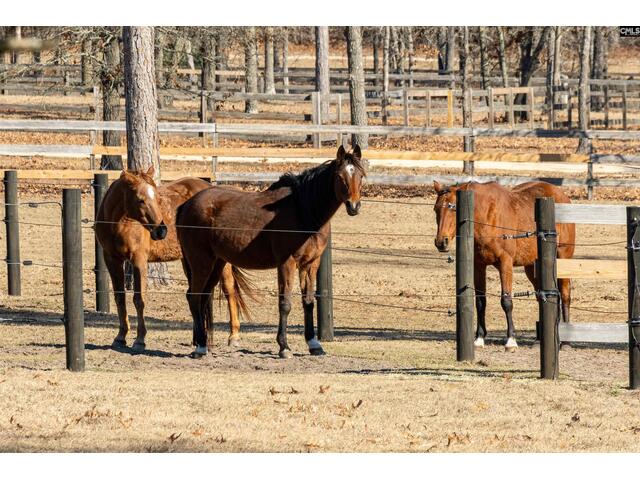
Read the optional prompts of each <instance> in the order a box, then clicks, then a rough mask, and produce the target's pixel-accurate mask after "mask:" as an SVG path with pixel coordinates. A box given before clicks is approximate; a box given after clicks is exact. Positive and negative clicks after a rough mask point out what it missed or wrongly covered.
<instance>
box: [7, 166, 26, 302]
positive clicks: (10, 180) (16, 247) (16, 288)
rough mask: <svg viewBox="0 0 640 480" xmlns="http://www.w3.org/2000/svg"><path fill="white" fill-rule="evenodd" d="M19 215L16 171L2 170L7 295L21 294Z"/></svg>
mask: <svg viewBox="0 0 640 480" xmlns="http://www.w3.org/2000/svg"><path fill="white" fill-rule="evenodd" d="M19 222H20V216H19V208H18V172H17V171H15V170H5V172H4V223H5V227H6V231H7V260H6V261H7V280H8V285H7V287H8V290H7V291H8V293H9V295H20V294H21V290H22V289H21V283H20V223H19Z"/></svg>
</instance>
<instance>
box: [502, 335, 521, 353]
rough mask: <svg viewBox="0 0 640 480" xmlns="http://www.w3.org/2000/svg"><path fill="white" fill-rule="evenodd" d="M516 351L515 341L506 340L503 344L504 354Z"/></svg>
mask: <svg viewBox="0 0 640 480" xmlns="http://www.w3.org/2000/svg"><path fill="white" fill-rule="evenodd" d="M517 349H518V342H516V339H515V338H513V337H511V338H508V339H507V343H505V344H504V351H505V352H515V351H516V350H517Z"/></svg>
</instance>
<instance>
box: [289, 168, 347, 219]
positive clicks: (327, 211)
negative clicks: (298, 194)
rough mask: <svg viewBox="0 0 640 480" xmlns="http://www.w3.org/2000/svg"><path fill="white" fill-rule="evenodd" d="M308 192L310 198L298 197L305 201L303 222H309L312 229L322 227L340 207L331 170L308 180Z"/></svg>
mask: <svg viewBox="0 0 640 480" xmlns="http://www.w3.org/2000/svg"><path fill="white" fill-rule="evenodd" d="M310 183H311V184H312V185H311V186H310V187H311V188H310V192H309V194H310V195H311V196H312V197H313V198H311V199H308V198H307V199H298V201H303V202H305V205H302V207H303V214H304V215H305V216H306V217H309V218H305V222H306V223H308V224H310V226H311V227H312V229H313V230H319V229H320V228H322V227H324V226H325V225H326V224H327V223H329V221H330V220H331V218H332V217H333V216H334V215H335V213H336V212H337V211H338V208H340V202H339V201H338V200H337V198H336V193H335V187H334V182H333V172H332V170H327V171H326V172H324V173H323V175H319V176H318V177H316V178H314V179H313V181H311V182H310Z"/></svg>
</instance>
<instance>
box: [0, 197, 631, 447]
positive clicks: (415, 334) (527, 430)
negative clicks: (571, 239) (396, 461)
mask: <svg viewBox="0 0 640 480" xmlns="http://www.w3.org/2000/svg"><path fill="white" fill-rule="evenodd" d="M390 192H391V191H387V194H388V196H387V197H384V198H383V197H381V196H369V197H367V198H369V199H377V200H382V199H386V200H390V201H404V202H413V203H417V205H406V204H388V203H373V202H368V203H365V204H364V205H363V207H362V210H361V214H360V215H359V216H357V217H348V216H347V215H346V214H345V212H344V211H342V210H341V211H340V212H339V213H338V215H337V217H336V218H335V220H334V222H333V230H334V234H333V242H334V247H335V250H334V252H333V256H334V267H333V268H334V277H333V283H334V295H335V296H336V299H335V300H334V311H335V323H336V339H335V341H334V342H332V343H325V344H324V347H325V350H326V351H327V355H326V356H325V357H321V358H316V357H313V358H312V357H310V356H309V355H308V354H307V351H306V346H305V344H304V341H303V338H302V315H301V314H302V308H301V306H300V305H299V304H298V302H296V303H295V304H294V308H293V311H292V315H291V321H290V329H289V332H290V335H289V340H290V343H291V347H292V349H293V351H294V353H295V356H294V358H293V359H290V360H280V359H279V358H278V357H277V344H276V342H275V334H276V329H277V304H276V301H275V299H274V298H273V297H271V296H270V295H268V294H266V293H265V294H264V295H261V296H260V301H259V302H258V303H256V302H252V304H251V306H252V311H253V317H252V319H250V320H244V321H243V324H242V345H241V347H240V348H239V349H230V348H229V347H227V346H226V337H227V332H228V326H227V325H226V324H225V319H226V309H225V307H224V306H223V307H222V308H218V309H216V320H217V323H216V328H217V334H216V352H215V353H214V354H211V355H208V356H207V357H206V358H204V359H201V360H193V359H191V358H189V357H188V356H187V355H188V354H189V353H190V352H191V346H190V340H191V323H190V316H189V313H188V309H187V306H186V301H185V299H184V291H185V285H184V283H183V281H182V278H183V277H182V273H181V268H180V265H179V264H178V263H176V264H171V265H170V270H171V274H172V276H173V277H175V279H176V280H175V282H174V284H172V285H171V286H169V287H161V288H160V289H154V290H153V291H152V292H151V293H150V295H149V298H148V301H147V313H148V318H149V323H148V327H149V334H148V336H147V351H145V352H144V353H137V352H134V351H133V350H131V349H124V350H114V349H112V348H111V341H112V340H113V337H114V336H115V334H116V324H117V319H116V317H115V315H113V314H110V315H101V314H97V313H95V312H94V295H93V293H91V292H89V293H85V306H86V331H85V339H86V363H87V370H86V372H84V373H70V372H67V371H65V369H64V363H65V353H64V328H63V325H62V323H61V313H62V308H63V307H62V296H61V293H62V273H61V269H60V268H59V265H60V262H61V253H60V252H61V232H60V228H59V227H58V226H39V225H31V224H30V223H40V224H50V225H57V224H59V222H60V210H59V207H58V206H57V205H43V206H41V207H39V208H37V209H32V208H28V207H22V208H21V212H20V214H21V220H22V221H23V222H25V223H23V224H22V225H21V248H22V258H23V259H29V260H32V261H33V262H34V264H36V265H33V266H29V267H23V296H22V297H8V296H7V295H6V286H5V285H6V269H5V268H4V267H3V268H2V269H0V290H1V292H2V293H0V451H234V452H237V451H254V452H262V451H294V452H297V451H302V452H306V451H311V452H317V451H359V452H360V451H385V452H386V451H419V452H456V451H482V452H484V451H493V452H504V451H522V452H537V451H546V452H556V451H561V452H577V451H637V450H638V449H639V448H638V445H639V444H640V443H639V442H638V439H639V438H640V437H639V435H640V413H638V412H640V409H639V408H638V407H639V406H640V394H639V393H638V392H633V391H629V390H628V389H627V388H626V385H627V360H628V357H627V353H626V347H623V346H620V347H602V346H601V347H600V348H592V347H589V348H586V347H585V346H582V345H574V346H573V348H568V349H563V351H562V352H561V356H560V371H561V378H560V380H559V381H556V382H550V381H542V380H539V379H538V371H539V347H538V345H537V344H536V343H535V342H534V324H535V320H536V318H537V305H536V303H535V301H532V300H530V299H523V300H518V301H516V303H515V323H516V329H517V332H518V338H519V343H520V348H519V349H518V351H517V352H515V353H506V352H504V349H503V347H502V343H503V340H504V339H503V337H504V331H505V322H504V320H503V315H502V311H501V309H500V306H499V302H497V301H496V300H497V299H495V298H490V299H489V307H488V326H489V341H488V344H487V346H486V347H485V348H484V349H483V350H479V351H477V353H476V360H475V362H474V363H462V364H459V363H456V362H455V342H454V338H455V317H452V316H449V315H447V313H446V312H447V310H449V309H451V310H453V309H454V307H455V298H454V297H453V296H452V292H453V291H454V284H455V275H454V268H453V264H450V263H447V261H446V256H443V255H441V254H439V253H437V251H436V249H435V247H434V246H433V235H434V233H435V221H434V214H433V211H432V207H431V206H429V205H423V204H422V203H432V202H433V200H434V197H433V195H430V194H427V193H425V194H423V195H420V196H414V197H411V198H402V199H401V198H397V197H396V198H391V193H390ZM21 197H22V200H45V199H47V200H58V199H59V198H60V195H59V194H58V193H56V194H47V195H44V194H41V193H35V192H32V191H26V190H21ZM628 197H631V195H628ZM83 198H84V213H83V216H84V217H86V218H92V212H93V204H92V199H91V197H90V196H88V195H86V196H85V197H83ZM618 198H623V197H622V196H620V195H618ZM609 201H612V200H609ZM87 227H88V225H87ZM624 238H625V232H624V227H602V226H579V227H578V242H579V243H584V244H588V245H591V244H597V243H602V242H605V241H606V242H615V241H620V240H624ZM0 245H1V246H0V255H2V256H3V257H4V255H5V251H4V248H5V241H4V230H2V232H0ZM83 248H84V252H85V256H84V259H85V260H84V261H85V263H84V268H85V269H86V271H85V276H84V284H85V288H87V289H93V288H94V284H93V274H92V272H91V271H90V269H91V268H92V267H93V231H92V230H91V229H90V228H86V229H85V230H84V236H83ZM341 248H347V249H351V250H355V251H351V250H340V249H341ZM358 250H362V251H363V252H364V251H366V252H367V253H361V252H358ZM389 253H392V254H396V255H399V256H394V257H391V256H388V255H386V254H389ZM577 255H578V256H585V255H593V256H603V257H606V258H624V257H625V255H626V253H625V250H624V246H623V245H616V246H608V247H606V246H580V247H578V248H577ZM416 257H417V258H416ZM253 279H254V281H255V283H256V284H257V286H258V288H259V289H261V290H262V291H265V292H273V291H274V289H275V286H276V277H275V272H273V271H266V272H255V273H254V274H253ZM523 290H530V286H529V285H528V284H527V282H526V278H525V276H524V272H522V271H518V272H517V274H516V276H515V286H514V291H523ZM489 291H490V292H491V293H498V292H499V284H498V281H497V275H495V272H491V275H490V279H489ZM128 304H129V310H130V311H133V305H132V304H131V300H130V299H129V301H128ZM573 305H574V306H575V307H576V309H574V312H573V321H575V322H585V321H599V322H622V321H624V320H625V316H626V315H625V314H624V313H601V314H596V313H591V312H588V311H584V310H578V309H596V310H601V311H605V312H624V311H625V309H626V285H625V284H623V282H618V281H586V280H584V281H576V282H575V283H574V303H573ZM113 309H114V306H113V302H112V310H113ZM132 323H133V328H134V329H135V320H133V322H132ZM132 341H133V337H131V338H130V342H129V344H131V343H132Z"/></svg>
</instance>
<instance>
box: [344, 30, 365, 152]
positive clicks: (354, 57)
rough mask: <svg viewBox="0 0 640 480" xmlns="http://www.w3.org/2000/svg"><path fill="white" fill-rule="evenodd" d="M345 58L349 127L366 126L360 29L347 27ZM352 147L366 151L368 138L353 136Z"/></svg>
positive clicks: (363, 135) (359, 135) (358, 135)
mask: <svg viewBox="0 0 640 480" xmlns="http://www.w3.org/2000/svg"><path fill="white" fill-rule="evenodd" d="M346 33H347V57H348V61H349V100H350V102H349V103H350V104H351V125H367V106H366V99H365V94H364V65H363V61H362V29H361V27H347V32H346ZM351 144H352V145H353V146H355V145H359V146H360V148H362V149H366V148H368V146H369V136H368V135H366V134H354V135H353V136H352V137H351Z"/></svg>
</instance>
